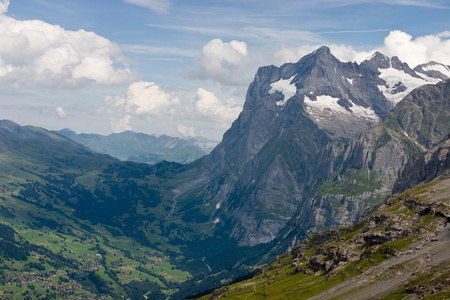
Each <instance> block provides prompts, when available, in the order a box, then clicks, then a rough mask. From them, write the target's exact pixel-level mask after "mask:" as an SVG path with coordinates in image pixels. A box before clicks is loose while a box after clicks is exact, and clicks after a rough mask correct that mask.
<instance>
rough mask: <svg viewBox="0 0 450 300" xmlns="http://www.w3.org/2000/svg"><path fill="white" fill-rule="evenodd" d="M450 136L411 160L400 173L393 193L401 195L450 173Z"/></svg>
mask: <svg viewBox="0 0 450 300" xmlns="http://www.w3.org/2000/svg"><path fill="white" fill-rule="evenodd" d="M449 170H450V135H447V136H446V137H445V138H444V139H443V140H442V141H441V142H439V143H438V144H436V145H435V146H434V147H433V148H431V149H430V150H429V151H427V152H426V153H424V154H421V155H417V156H415V157H414V158H412V159H411V160H409V161H408V162H407V163H406V165H405V166H404V168H403V169H402V170H401V171H400V175H399V180H398V181H397V183H396V184H395V186H394V188H393V190H392V192H393V193H400V192H402V191H404V190H406V189H408V188H411V187H413V186H416V185H418V184H420V183H426V182H429V181H431V180H433V179H434V178H436V177H438V176H441V175H444V176H445V175H449V174H450V172H449Z"/></svg>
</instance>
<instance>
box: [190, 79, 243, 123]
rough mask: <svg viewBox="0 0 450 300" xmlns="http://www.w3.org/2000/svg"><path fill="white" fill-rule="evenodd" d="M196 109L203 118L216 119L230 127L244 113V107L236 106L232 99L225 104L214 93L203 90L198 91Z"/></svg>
mask: <svg viewBox="0 0 450 300" xmlns="http://www.w3.org/2000/svg"><path fill="white" fill-rule="evenodd" d="M195 109H196V111H197V112H198V113H200V115H201V116H203V117H207V118H211V119H215V120H217V121H220V122H223V123H225V124H228V125H229V124H230V123H231V122H232V121H234V120H235V119H236V118H237V117H238V115H239V113H240V112H241V111H242V107H241V106H238V105H236V104H235V103H234V101H233V100H231V99H230V100H228V102H227V103H223V102H222V101H220V99H219V98H217V97H216V95H214V93H212V92H209V91H207V90H205V89H202V88H199V89H198V90H197V94H196V101H195Z"/></svg>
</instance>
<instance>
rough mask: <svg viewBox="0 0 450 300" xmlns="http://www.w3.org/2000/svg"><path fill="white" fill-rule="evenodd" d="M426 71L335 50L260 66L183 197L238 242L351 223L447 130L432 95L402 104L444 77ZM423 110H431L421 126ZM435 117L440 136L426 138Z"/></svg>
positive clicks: (250, 242)
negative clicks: (345, 57)
mask: <svg viewBox="0 0 450 300" xmlns="http://www.w3.org/2000/svg"><path fill="white" fill-rule="evenodd" d="M428 75H430V76H431V75H433V74H432V73H429V74H428ZM428 75H427V76H425V75H423V76H421V75H420V74H419V73H416V72H415V71H414V70H412V69H410V68H409V67H408V65H407V64H405V63H402V62H401V61H400V60H399V59H398V58H396V57H393V58H389V57H386V56H384V55H382V54H380V53H376V54H375V55H374V56H373V57H371V58H370V59H368V60H366V61H364V62H363V63H361V64H356V63H343V62H341V61H339V60H338V59H336V58H335V57H334V56H333V55H332V54H331V52H330V50H329V49H328V48H327V47H321V48H319V49H318V50H316V51H315V52H313V53H311V54H309V55H307V56H305V57H303V58H302V59H301V60H300V61H299V62H297V63H294V64H285V65H283V66H281V67H279V68H278V67H275V66H268V67H262V68H260V69H259V70H258V72H257V74H256V76H255V79H254V81H253V82H252V83H251V85H250V87H249V89H248V92H247V97H246V101H245V104H244V108H243V111H242V113H241V114H240V116H239V118H238V119H237V120H236V121H235V122H234V123H233V125H232V127H231V128H230V129H229V130H228V131H227V132H226V133H225V135H224V137H223V141H222V142H221V143H220V144H219V145H218V146H217V147H216V148H215V149H214V150H213V151H212V152H211V154H210V155H208V156H206V157H204V158H203V159H202V160H201V161H200V162H198V165H197V168H198V174H200V175H197V176H196V178H195V179H194V180H192V179H191V180H188V181H187V182H188V183H187V184H186V185H185V186H184V187H181V188H180V190H182V191H183V192H182V193H180V194H177V200H178V201H179V202H180V203H181V202H183V203H184V205H185V206H186V207H187V206H189V203H194V202H193V201H197V202H198V199H202V205H203V207H202V208H201V209H200V210H201V212H202V213H203V214H204V215H208V216H209V219H210V220H211V223H212V226H213V228H216V229H217V230H219V228H220V234H222V235H223V236H227V237H232V238H233V239H235V240H237V241H238V244H239V245H240V246H254V245H258V244H262V243H268V242H270V241H273V240H274V239H275V238H276V237H277V236H278V235H279V234H280V232H282V231H283V230H285V231H286V234H287V232H294V231H295V232H301V233H302V234H305V233H307V232H310V231H315V230H319V229H320V228H323V227H329V226H338V225H348V224H353V223H354V222H356V221H357V220H358V218H359V216H360V215H362V214H364V213H367V212H368V211H369V210H371V209H373V207H374V206H375V205H378V204H380V203H381V202H382V200H384V199H385V198H386V196H387V195H389V194H390V192H391V189H392V185H393V184H394V182H395V180H396V178H397V172H398V170H399V168H400V167H402V166H403V165H404V164H405V163H406V161H407V160H408V157H410V156H411V155H412V154H414V153H417V152H418V151H422V149H426V148H427V147H429V146H430V143H431V142H436V141H437V140H438V139H440V138H442V135H444V134H446V133H447V132H448V128H449V126H448V124H446V121H443V120H445V118H447V120H448V115H447V113H444V114H440V111H441V110H439V108H438V107H439V105H438V104H437V103H434V98H433V97H434V96H433V95H431V97H429V99H428V98H427V99H424V100H423V101H419V100H417V99H416V98H414V97H413V98H411V99H410V100H409V102H408V103H410V104H401V103H399V104H398V105H397V103H398V102H399V101H400V99H401V98H402V97H403V96H404V95H406V94H407V93H409V92H410V91H412V90H413V89H414V88H416V87H417V86H420V85H422V84H426V83H430V82H432V83H435V82H438V81H439V80H441V79H440V78H438V77H439V76H434V75H436V74H434V75H433V76H434V78H430V77H429V76H428ZM440 76H441V77H443V76H444V77H445V76H446V75H445V74H442V73H440ZM431 89H432V88H431ZM419 96H420V95H419ZM414 99H415V100H414ZM411 101H412V102H411ZM414 101H416V102H417V103H416V102H414ZM431 102H433V104H430V103H431ZM395 105H397V106H399V105H403V106H402V107H407V106H408V105H409V107H410V108H409V109H410V110H414V107H417V113H418V114H417V115H414V116H413V118H414V120H412V119H411V120H409V121H408V118H407V117H406V116H407V115H408V113H406V112H404V111H403V110H404V108H401V109H400V108H399V109H397V110H393V111H391V110H392V108H393V107H394V106H395ZM423 105H425V106H423ZM445 105H447V106H448V103H447V104H445ZM422 108H423V109H424V110H426V111H429V112H430V114H428V115H427V117H426V118H425V117H424V118H423V122H421V125H416V123H414V122H413V121H415V120H416V119H420V109H422ZM424 116H425V115H424ZM431 116H433V120H434V121H433V122H436V123H434V124H435V125H436V124H441V123H442V124H443V126H442V129H443V131H442V135H441V134H440V133H439V132H438V131H440V130H441V129H439V130H434V129H430V130H432V131H433V130H434V131H433V132H434V133H433V134H431V135H427V137H425V135H424V134H422V132H424V131H426V130H427V129H426V128H425V126H423V124H424V123H425V119H428V117H431ZM380 120H384V121H383V122H381V123H378V122H379V121H380ZM444 123H445V124H444ZM433 126H434V125H433ZM433 126H431V127H433ZM439 126H441V125H436V126H434V127H433V128H437V127H439ZM427 128H428V127H427ZM439 128H441V127H439ZM444 128H445V130H444ZM413 132H417V133H413ZM422 146H423V147H422ZM363 199H365V200H363ZM192 205H194V204H192ZM292 226H294V227H298V228H297V229H296V230H291V229H293V227H292ZM300 227H301V229H300ZM288 236H289V235H288ZM303 237H304V236H303ZM289 238H290V239H291V240H295V239H297V238H302V236H301V234H299V235H298V236H297V237H294V236H291V237H289Z"/></svg>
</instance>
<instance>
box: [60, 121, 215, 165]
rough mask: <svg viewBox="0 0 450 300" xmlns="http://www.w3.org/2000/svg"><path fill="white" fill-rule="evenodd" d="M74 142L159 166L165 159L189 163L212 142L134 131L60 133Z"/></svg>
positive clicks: (202, 154)
mask: <svg viewBox="0 0 450 300" xmlns="http://www.w3.org/2000/svg"><path fill="white" fill-rule="evenodd" d="M57 132H58V133H59V134H61V135H63V136H65V137H68V138H70V139H71V140H73V141H75V142H77V143H80V144H82V145H84V146H86V147H89V148H91V149H93V150H95V151H97V152H99V153H106V154H109V155H111V156H113V157H115V158H118V159H120V160H124V161H127V160H128V161H134V162H140V163H150V164H154V163H158V162H161V161H163V160H166V161H173V162H178V163H189V162H192V161H194V160H196V159H198V158H200V157H202V156H204V155H205V154H206V152H205V150H208V148H209V147H211V143H212V141H208V140H205V139H201V141H200V142H197V141H196V140H195V139H191V140H189V141H188V140H184V139H181V138H178V137H169V136H167V135H160V136H155V135H148V134H144V133H136V132H133V131H124V132H121V133H113V134H110V135H108V136H104V135H100V134H86V133H82V134H77V133H75V132H73V131H71V130H69V129H63V130H60V131H57Z"/></svg>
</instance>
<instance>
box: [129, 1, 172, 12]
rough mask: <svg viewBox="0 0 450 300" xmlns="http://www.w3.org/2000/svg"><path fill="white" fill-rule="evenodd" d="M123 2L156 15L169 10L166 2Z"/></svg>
mask: <svg viewBox="0 0 450 300" xmlns="http://www.w3.org/2000/svg"><path fill="white" fill-rule="evenodd" d="M124 2H125V3H130V4H135V5H138V6H142V7H145V8H148V9H150V10H152V11H155V12H157V13H165V12H167V11H168V10H169V8H170V1H168V0H124Z"/></svg>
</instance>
